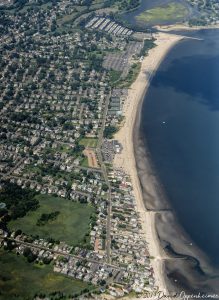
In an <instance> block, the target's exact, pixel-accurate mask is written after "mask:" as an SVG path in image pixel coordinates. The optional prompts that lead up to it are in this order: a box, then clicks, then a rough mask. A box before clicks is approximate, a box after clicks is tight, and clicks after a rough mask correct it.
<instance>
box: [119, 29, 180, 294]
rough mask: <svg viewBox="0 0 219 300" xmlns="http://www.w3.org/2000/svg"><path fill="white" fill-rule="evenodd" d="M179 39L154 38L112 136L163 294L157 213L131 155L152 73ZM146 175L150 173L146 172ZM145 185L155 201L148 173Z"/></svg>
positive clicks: (156, 279) (154, 187)
mask: <svg viewBox="0 0 219 300" xmlns="http://www.w3.org/2000/svg"><path fill="white" fill-rule="evenodd" d="M181 39H183V37H182V36H177V35H172V34H168V33H158V34H157V35H156V44H157V46H156V47H155V48H153V49H151V50H150V51H149V54H148V56H146V57H145V58H144V59H143V61H142V66H141V71H140V73H139V75H138V77H137V79H136V81H135V82H134V83H133V84H132V86H131V88H130V90H129V93H128V97H127V100H126V102H125V104H124V116H125V121H124V124H123V126H122V128H121V129H120V131H119V132H118V133H117V134H116V135H115V139H117V140H118V141H119V142H120V143H121V144H122V145H123V151H122V153H121V154H117V155H116V157H115V159H114V167H115V168H122V169H123V170H124V171H125V172H126V173H127V174H129V175H130V177H131V181H132V184H133V192H134V195H135V199H136V205H137V210H138V212H139V214H140V218H141V223H142V230H143V234H144V236H145V239H146V240H147V242H148V248H149V253H150V255H151V256H153V257H154V258H153V259H151V264H152V267H153V269H154V278H155V284H156V286H158V287H159V291H161V292H164V293H165V294H166V293H167V286H166V283H165V280H164V272H163V261H164V259H167V258H168V257H166V254H165V253H164V251H163V250H162V249H161V247H160V243H159V239H158V237H157V232H156V229H155V215H156V213H155V212H152V211H147V209H146V208H145V205H144V201H143V197H142V190H141V186H140V182H139V178H138V173H137V168H136V161H135V155H134V147H133V134H135V133H134V132H133V131H134V128H135V121H136V117H137V116H138V112H139V111H140V109H141V104H142V101H143V98H144V95H145V93H146V92H147V89H148V87H149V85H150V80H151V78H152V76H153V74H154V73H155V72H156V70H157V68H158V67H159V65H160V63H161V61H162V60H163V58H164V57H165V56H166V54H167V53H168V51H169V50H170V49H171V48H172V47H173V46H174V45H175V44H176V43H177V42H179V41H180V40H181ZM146 164H147V162H146ZM148 172H150V171H149V170H148ZM146 185H147V190H148V193H149V194H150V195H151V197H155V198H156V196H157V192H156V186H155V185H154V182H153V180H151V177H150V175H149V174H148V176H147V181H146ZM142 299H143V298H142Z"/></svg>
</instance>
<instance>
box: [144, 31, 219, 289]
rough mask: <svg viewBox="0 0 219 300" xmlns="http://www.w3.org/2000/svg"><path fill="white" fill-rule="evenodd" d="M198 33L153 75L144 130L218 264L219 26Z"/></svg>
mask: <svg viewBox="0 0 219 300" xmlns="http://www.w3.org/2000/svg"><path fill="white" fill-rule="evenodd" d="M196 35H198V36H199V37H200V38H201V39H203V40H201V41H200V40H191V39H190V40H184V41H182V42H180V43H179V44H177V45H176V46H175V47H174V48H173V49H172V50H171V51H170V52H169V54H168V55H167V57H166V58H165V60H164V61H163V62H162V64H161V66H160V67H159V69H158V71H157V73H156V74H155V76H154V78H153V79H152V82H151V86H150V88H149V90H148V92H147V94H146V96H145V99H144V102H143V107H142V112H141V126H140V132H141V134H142V135H143V136H144V137H145V138H146V141H147V148H148V150H149V152H150V155H151V159H152V162H153V165H154V167H155V170H156V173H157V175H158V177H159V179H160V181H161V183H162V184H163V187H164V190H165V193H166V195H167V198H168V201H169V203H170V205H171V207H172V208H173V210H174V212H175V214H176V216H177V218H178V220H179V223H180V225H181V226H182V227H183V228H184V230H185V231H186V233H187V234H188V235H189V237H190V238H191V241H194V243H195V244H196V245H197V246H198V247H199V248H200V249H201V250H202V251H203V252H204V253H205V254H206V255H207V256H208V258H209V260H210V263H211V264H212V265H213V266H214V267H219V31H216V30H214V31H213V30H211V31H210V30H205V31H200V32H199V33H197V34H196ZM218 285H219V281H218Z"/></svg>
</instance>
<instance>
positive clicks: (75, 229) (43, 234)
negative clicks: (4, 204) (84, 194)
mask: <svg viewBox="0 0 219 300" xmlns="http://www.w3.org/2000/svg"><path fill="white" fill-rule="evenodd" d="M37 199H38V200H39V203H40V207H39V208H38V209H37V210H35V211H30V212H28V213H27V215H26V216H25V217H23V218H19V219H17V220H13V221H11V222H10V223H9V228H10V229H11V230H16V229H21V230H22V231H23V232H24V233H26V234H28V235H39V237H40V238H53V239H55V240H59V241H64V242H66V243H67V244H69V245H72V246H76V245H78V244H80V243H83V240H84V237H85V235H86V233H88V232H89V228H90V217H91V215H92V214H93V213H94V212H95V209H94V207H93V206H91V205H88V204H82V203H78V202H72V201H70V200H66V199H63V198H59V197H53V196H48V195H38V196H37ZM55 211H59V212H60V214H59V215H58V216H57V218H56V219H55V220H52V221H49V222H48V223H46V224H45V225H43V226H37V225H36V224H37V221H38V219H39V218H40V217H41V215H42V214H43V213H44V214H45V213H46V214H50V213H52V212H55Z"/></svg>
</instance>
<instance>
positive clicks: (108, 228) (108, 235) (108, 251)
mask: <svg viewBox="0 0 219 300" xmlns="http://www.w3.org/2000/svg"><path fill="white" fill-rule="evenodd" d="M110 97H111V93H110V94H109V95H108V97H107V99H106V103H105V108H104V112H103V121H102V124H101V128H100V132H99V138H98V147H97V155H98V159H99V164H100V166H101V170H102V171H103V177H104V179H105V181H106V184H107V186H108V207H107V224H106V255H107V263H109V264H110V263H111V212H112V203H111V200H112V195H111V185H110V182H109V179H108V176H107V170H106V166H105V164H104V162H103V157H102V153H101V145H102V143H103V132H104V129H105V125H106V117H107V112H108V107H109V102H110Z"/></svg>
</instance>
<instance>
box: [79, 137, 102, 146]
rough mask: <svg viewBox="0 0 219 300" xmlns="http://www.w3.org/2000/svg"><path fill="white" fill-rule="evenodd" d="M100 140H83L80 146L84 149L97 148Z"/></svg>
mask: <svg viewBox="0 0 219 300" xmlns="http://www.w3.org/2000/svg"><path fill="white" fill-rule="evenodd" d="M97 143H98V139H96V138H82V139H81V140H80V142H79V145H82V146H84V147H90V148H96V147H97Z"/></svg>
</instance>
